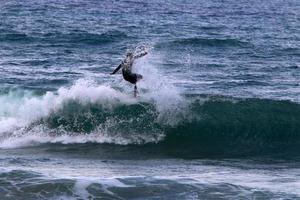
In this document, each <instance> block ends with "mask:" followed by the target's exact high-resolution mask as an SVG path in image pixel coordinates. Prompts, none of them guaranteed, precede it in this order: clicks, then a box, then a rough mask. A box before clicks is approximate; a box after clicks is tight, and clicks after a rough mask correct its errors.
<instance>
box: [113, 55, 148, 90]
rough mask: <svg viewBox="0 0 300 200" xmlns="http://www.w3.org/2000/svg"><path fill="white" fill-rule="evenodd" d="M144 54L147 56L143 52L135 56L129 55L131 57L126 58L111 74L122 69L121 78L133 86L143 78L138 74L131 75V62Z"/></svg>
mask: <svg viewBox="0 0 300 200" xmlns="http://www.w3.org/2000/svg"><path fill="white" fill-rule="evenodd" d="M146 54H147V52H143V53H141V54H139V55H136V56H133V54H131V56H127V57H126V58H125V59H124V60H123V61H122V63H121V64H120V65H119V66H118V67H117V68H116V69H115V70H114V71H113V72H112V73H111V74H115V73H116V72H117V71H119V70H120V69H121V68H122V74H123V78H124V79H125V80H126V81H128V82H130V83H132V84H134V85H135V84H136V82H138V81H139V80H140V79H142V78H143V76H142V75H140V74H136V73H132V71H131V68H132V65H133V62H134V60H135V59H137V58H140V57H142V56H144V55H146Z"/></svg>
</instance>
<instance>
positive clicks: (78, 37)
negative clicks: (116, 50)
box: [0, 30, 128, 45]
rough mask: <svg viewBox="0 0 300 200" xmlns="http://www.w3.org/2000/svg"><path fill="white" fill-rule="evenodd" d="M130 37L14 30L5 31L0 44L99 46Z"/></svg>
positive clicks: (113, 33)
mask: <svg viewBox="0 0 300 200" xmlns="http://www.w3.org/2000/svg"><path fill="white" fill-rule="evenodd" d="M127 37H128V36H127V35H126V34H125V33H123V32H121V31H114V30H111V31H107V32H104V33H89V32H86V31H80V30H72V31H68V32H65V33H62V32H50V33H44V34H41V33H27V34H25V33H19V32H17V31H12V30H4V31H3V32H2V33H0V42H24V43H34V42H43V43H54V44H57V43H59V44H64V43H75V44H87V45H99V44H106V43H110V42H115V41H120V40H121V39H125V38H127Z"/></svg>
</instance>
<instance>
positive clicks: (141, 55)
mask: <svg viewBox="0 0 300 200" xmlns="http://www.w3.org/2000/svg"><path fill="white" fill-rule="evenodd" d="M147 54H148V52H146V51H145V52H143V53H140V54H139V55H136V56H134V59H137V58H140V57H143V56H145V55H147Z"/></svg>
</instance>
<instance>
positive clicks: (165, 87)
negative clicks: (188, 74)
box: [0, 56, 185, 148]
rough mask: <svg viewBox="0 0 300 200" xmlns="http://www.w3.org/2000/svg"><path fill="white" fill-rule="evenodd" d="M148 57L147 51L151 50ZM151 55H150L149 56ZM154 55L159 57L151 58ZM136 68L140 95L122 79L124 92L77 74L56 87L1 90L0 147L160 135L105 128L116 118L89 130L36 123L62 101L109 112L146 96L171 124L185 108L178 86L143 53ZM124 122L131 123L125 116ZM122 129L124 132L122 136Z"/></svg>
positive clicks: (123, 141) (130, 140) (140, 139)
mask: <svg viewBox="0 0 300 200" xmlns="http://www.w3.org/2000/svg"><path fill="white" fill-rule="evenodd" d="M150 58H151V56H150ZM151 59H153V58H151ZM155 59H157V58H155ZM134 70H136V72H137V73H140V74H143V77H144V78H143V79H142V80H141V81H140V82H139V83H138V89H139V91H140V94H139V97H138V98H134V97H133V95H132V88H131V87H132V85H130V84H129V83H127V82H125V81H122V83H121V85H120V87H121V88H122V89H121V90H123V91H124V92H121V91H120V90H117V89H114V88H112V87H111V86H109V85H99V84H97V83H95V82H94V81H91V80H86V79H80V80H77V81H76V82H75V83H74V84H73V85H72V86H70V87H61V88H59V89H58V90H57V91H55V92H47V93H45V94H44V95H42V96H34V95H33V94H30V93H26V94H25V93H23V94H19V93H9V94H8V95H7V94H6V95H2V96H0V102H2V105H3V106H0V147H1V148H16V147H21V146H27V145H35V144H40V143H64V144H67V143H85V142H96V143H116V144H130V143H137V144H140V143H145V142H146V143H147V142H157V141H159V140H161V139H162V138H163V137H164V135H163V134H162V133H161V132H154V133H152V134H139V133H137V132H135V131H134V130H132V133H130V134H119V133H111V132H109V131H108V128H109V127H111V126H113V125H114V123H119V122H120V121H118V120H115V119H114V118H112V119H107V120H106V121H105V122H103V123H104V124H103V123H102V124H101V123H100V122H99V123H100V124H99V126H98V127H96V128H95V130H94V131H92V132H91V133H89V134H87V133H71V132H66V131H65V130H63V129H59V128H57V129H56V130H51V129H49V128H48V127H46V126H45V125H43V124H42V125H40V124H39V125H38V124H35V123H36V122H38V121H39V120H41V119H43V118H47V117H48V116H49V115H50V114H51V113H55V112H57V111H58V110H59V109H62V108H63V106H64V105H65V103H67V102H69V101H76V102H77V103H79V104H82V105H87V104H95V105H99V106H102V107H104V108H105V109H106V110H111V112H113V109H114V107H116V106H118V105H120V104H121V105H131V104H138V103H140V102H148V103H151V104H153V105H155V108H156V111H157V114H158V118H157V120H158V121H159V122H161V123H167V124H169V125H174V124H176V123H177V121H178V119H179V118H180V117H179V115H181V114H183V113H184V112H183V111H184V110H185V103H184V99H183V98H182V97H181V95H180V93H179V91H178V90H177V89H176V88H175V87H174V86H173V85H172V84H170V83H168V79H167V78H166V77H164V76H162V74H161V73H160V71H159V70H158V69H157V68H156V67H155V66H154V65H153V64H152V63H151V62H149V61H148V59H145V58H142V59H141V60H139V61H138V62H136V65H135V67H134ZM128 123H130V122H129V121H128ZM125 135H126V136H125Z"/></svg>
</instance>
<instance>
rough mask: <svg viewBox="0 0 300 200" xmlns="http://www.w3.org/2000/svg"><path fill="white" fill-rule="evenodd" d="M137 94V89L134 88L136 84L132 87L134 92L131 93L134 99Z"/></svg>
mask: <svg viewBox="0 0 300 200" xmlns="http://www.w3.org/2000/svg"><path fill="white" fill-rule="evenodd" d="M137 94H138V91H137V87H136V84H135V85H134V91H133V95H134V97H136V96H137Z"/></svg>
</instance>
